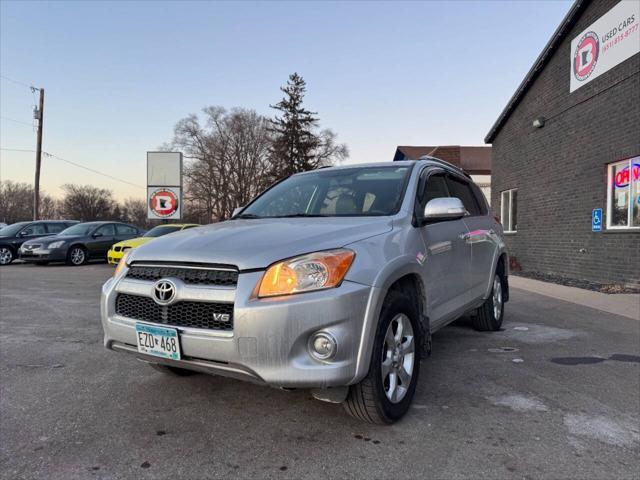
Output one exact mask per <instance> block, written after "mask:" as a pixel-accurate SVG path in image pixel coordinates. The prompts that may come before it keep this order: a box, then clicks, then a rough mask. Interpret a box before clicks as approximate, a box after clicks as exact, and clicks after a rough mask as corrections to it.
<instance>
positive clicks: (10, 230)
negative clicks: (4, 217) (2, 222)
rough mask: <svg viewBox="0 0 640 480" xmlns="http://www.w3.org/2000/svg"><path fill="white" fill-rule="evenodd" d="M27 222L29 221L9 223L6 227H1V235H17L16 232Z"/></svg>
mask: <svg viewBox="0 0 640 480" xmlns="http://www.w3.org/2000/svg"><path fill="white" fill-rule="evenodd" d="M28 223H29V222H18V223H14V224H11V225H9V226H7V227H4V228H3V229H2V235H6V236H7V237H13V236H15V235H17V234H18V232H19V231H20V230H21V229H22V227H24V226H25V225H27V224H28Z"/></svg>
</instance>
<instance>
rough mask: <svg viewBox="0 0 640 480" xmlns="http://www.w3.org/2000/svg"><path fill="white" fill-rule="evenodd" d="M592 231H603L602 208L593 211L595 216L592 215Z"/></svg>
mask: <svg viewBox="0 0 640 480" xmlns="http://www.w3.org/2000/svg"><path fill="white" fill-rule="evenodd" d="M591 231H592V232H601V231H602V209H601V208H594V209H593V214H592V215H591Z"/></svg>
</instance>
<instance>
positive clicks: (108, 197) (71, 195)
mask: <svg viewBox="0 0 640 480" xmlns="http://www.w3.org/2000/svg"><path fill="white" fill-rule="evenodd" d="M62 189H63V190H64V192H65V195H64V197H63V198H62V200H61V210H62V212H63V213H64V214H65V216H66V217H67V218H71V219H74V220H80V221H85V222H86V221H89V220H111V219H112V218H113V214H114V206H115V205H116V203H115V201H114V200H113V194H112V192H111V190H107V189H105V188H98V187H94V186H92V185H74V184H70V183H67V184H65V185H63V186H62Z"/></svg>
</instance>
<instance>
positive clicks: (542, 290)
mask: <svg viewBox="0 0 640 480" xmlns="http://www.w3.org/2000/svg"><path fill="white" fill-rule="evenodd" d="M509 286H510V287H511V288H516V289H520V290H526V291H528V292H533V293H537V294H540V295H545V296H547V297H552V298H556V299H558V300H564V301H566V302H571V303H575V304H578V305H583V306H585V307H590V308H595V309H596V310H600V311H603V312H607V313H613V314H614V315H621V316H623V317H627V318H632V319H634V320H640V294H635V293H633V294H627V293H620V294H611V295H610V294H606V293H600V292H593V291H591V290H584V289H582V288H576V287H567V286H564V285H558V284H555V283H547V282H542V281H540V280H533V279H530V278H524V277H518V276H516V275H510V276H509Z"/></svg>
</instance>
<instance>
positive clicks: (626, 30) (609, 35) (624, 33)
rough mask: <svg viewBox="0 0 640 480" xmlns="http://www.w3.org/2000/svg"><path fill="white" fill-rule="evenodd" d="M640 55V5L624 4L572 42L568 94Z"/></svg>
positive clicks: (630, 0) (632, 1)
mask: <svg viewBox="0 0 640 480" xmlns="http://www.w3.org/2000/svg"><path fill="white" fill-rule="evenodd" d="M638 52H640V2H638V1H635V0H622V1H621V2H620V3H618V4H617V5H616V6H615V7H613V8H612V9H611V10H609V11H608V12H607V13H605V14H604V15H603V16H602V17H600V18H599V19H598V20H596V21H595V22H594V23H592V24H591V25H590V26H589V27H587V28H586V29H585V30H584V31H582V32H581V33H580V34H579V35H578V36H576V37H575V38H574V39H573V41H572V42H571V80H570V83H569V91H570V92H573V91H574V90H577V89H578V88H580V87H581V86H582V85H585V84H587V83H589V82H590V81H591V80H593V79H594V78H597V77H598V76H599V75H601V74H603V73H605V72H606V71H608V70H610V69H611V68H613V67H615V66H616V65H618V64H619V63H622V62H624V61H625V60H626V59H627V58H629V57H632V56H633V55H635V54H636V53H638Z"/></svg>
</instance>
